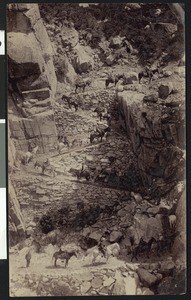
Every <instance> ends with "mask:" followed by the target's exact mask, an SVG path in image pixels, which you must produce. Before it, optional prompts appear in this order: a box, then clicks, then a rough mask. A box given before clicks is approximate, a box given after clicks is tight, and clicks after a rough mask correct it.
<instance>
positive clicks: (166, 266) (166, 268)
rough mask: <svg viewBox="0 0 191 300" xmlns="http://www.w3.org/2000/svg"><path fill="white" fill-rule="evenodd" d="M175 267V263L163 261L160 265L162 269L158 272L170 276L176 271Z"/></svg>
mask: <svg viewBox="0 0 191 300" xmlns="http://www.w3.org/2000/svg"><path fill="white" fill-rule="evenodd" d="M175 267H176V266H175V263H174V262H173V261H162V262H161V263H160V268H159V269H158V272H159V273H161V274H163V275H165V276H169V275H170V274H171V273H172V271H173V270H174V269H175Z"/></svg>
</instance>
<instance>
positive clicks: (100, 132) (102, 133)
mask: <svg viewBox="0 0 191 300" xmlns="http://www.w3.org/2000/svg"><path fill="white" fill-rule="evenodd" d="M110 131H111V128H110V127H109V126H108V127H107V128H104V129H96V131H95V132H93V133H91V134H90V143H91V144H92V143H93V141H94V139H98V138H100V141H101V142H102V140H103V137H104V136H105V134H106V133H109V132H110Z"/></svg>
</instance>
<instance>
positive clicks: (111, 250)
mask: <svg viewBox="0 0 191 300" xmlns="http://www.w3.org/2000/svg"><path fill="white" fill-rule="evenodd" d="M104 252H105V253H104V254H103V252H102V251H100V250H99V248H98V247H97V246H95V247H93V248H90V249H88V250H87V252H86V255H85V256H88V255H90V254H92V257H93V258H92V264H95V262H96V258H97V257H98V256H99V255H100V254H102V255H103V256H104V257H105V259H106V262H107V261H108V259H109V257H111V256H115V257H117V256H119V254H120V246H119V244H118V243H114V244H111V245H108V246H105V247H104Z"/></svg>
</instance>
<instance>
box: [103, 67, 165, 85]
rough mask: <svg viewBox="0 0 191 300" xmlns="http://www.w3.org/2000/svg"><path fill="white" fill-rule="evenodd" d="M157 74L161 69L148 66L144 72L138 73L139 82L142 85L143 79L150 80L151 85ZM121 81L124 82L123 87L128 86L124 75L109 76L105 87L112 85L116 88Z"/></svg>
mask: <svg viewBox="0 0 191 300" xmlns="http://www.w3.org/2000/svg"><path fill="white" fill-rule="evenodd" d="M155 73H158V74H159V73H160V68H159V67H157V68H155V69H151V68H149V67H148V66H146V67H145V68H144V69H143V70H142V71H140V72H139V73H138V80H139V83H141V79H142V78H148V79H149V83H150V82H151V80H152V79H153V76H154V74H155ZM119 80H122V83H123V85H125V84H127V83H128V82H127V79H126V76H125V74H124V73H122V74H114V73H112V74H109V76H108V77H107V78H106V80H105V87H106V88H108V87H109V84H110V83H112V84H114V85H115V86H116V84H117V83H118V82H119Z"/></svg>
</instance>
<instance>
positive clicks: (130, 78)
mask: <svg viewBox="0 0 191 300" xmlns="http://www.w3.org/2000/svg"><path fill="white" fill-rule="evenodd" d="M124 75H125V81H124V84H132V83H134V82H136V81H138V74H137V73H136V72H128V73H125V74H124Z"/></svg>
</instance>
